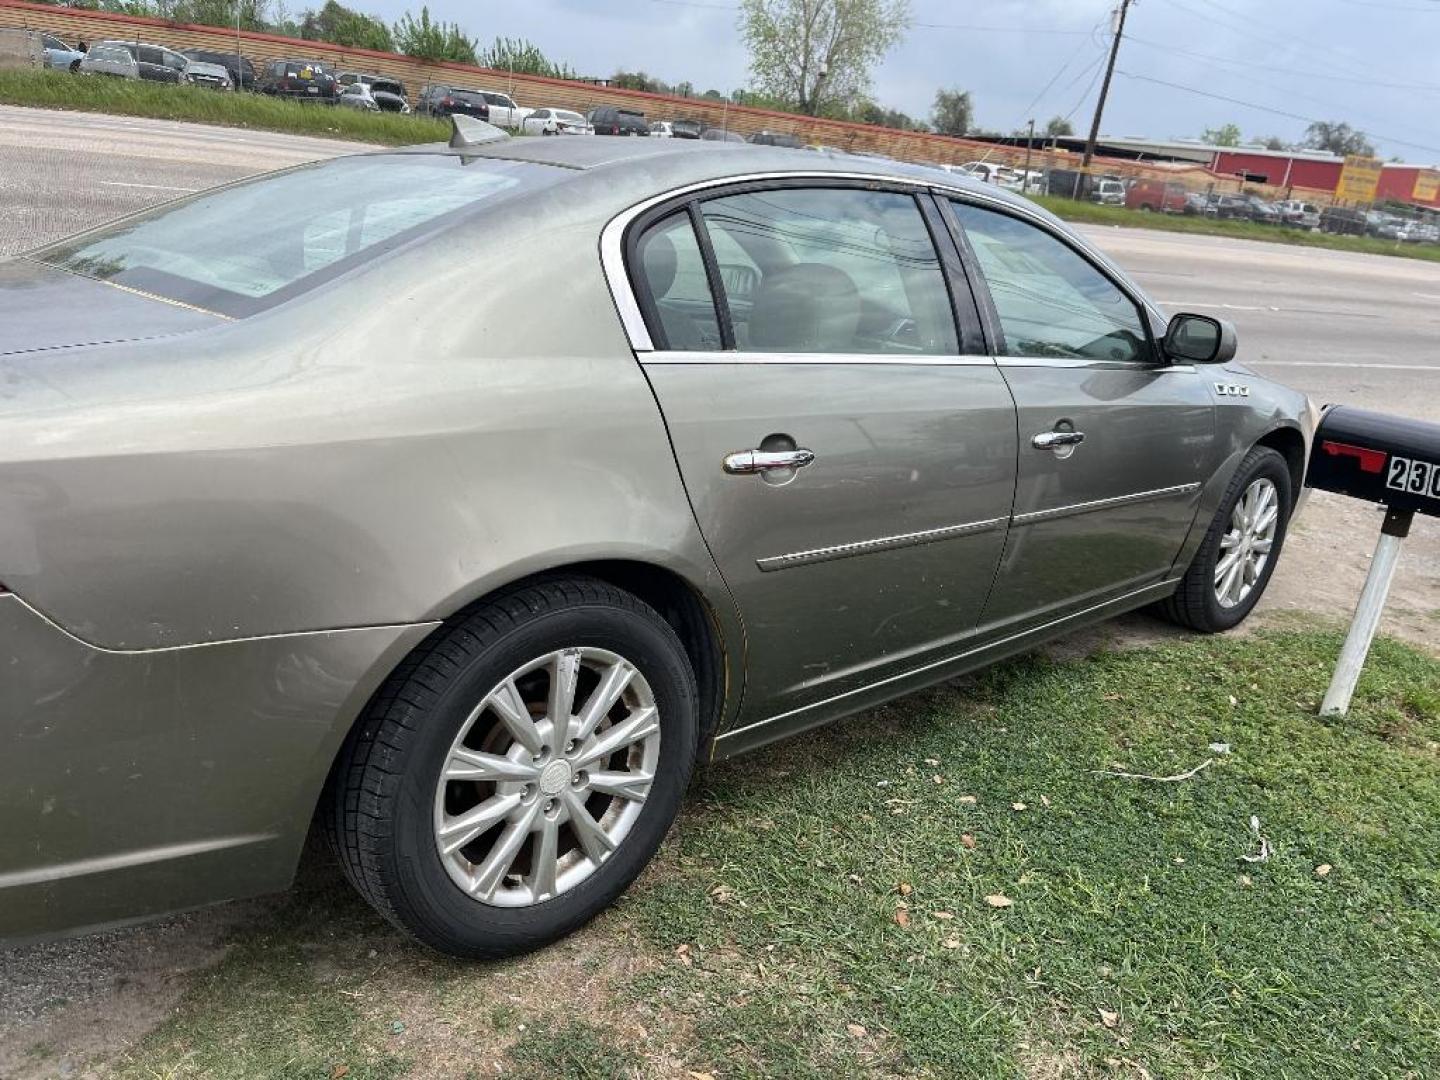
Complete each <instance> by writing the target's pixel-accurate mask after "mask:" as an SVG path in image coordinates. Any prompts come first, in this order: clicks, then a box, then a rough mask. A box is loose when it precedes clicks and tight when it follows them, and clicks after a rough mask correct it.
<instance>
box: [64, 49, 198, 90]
mask: <svg viewBox="0 0 1440 1080" xmlns="http://www.w3.org/2000/svg"><path fill="white" fill-rule="evenodd" d="M188 63H189V60H188V59H187V58H186V57H185V56H183V55H182V54H180V53H178V52H176V51H175V50H174V49H167V48H166V47H165V46H163V45H147V44H144V43H139V42H134V41H100V42H97V43H96V44H94V45H92V46H90V49H89V51H88V52H86V54H85V59H84V60H82V61H80V67H79V69H78V71H79V73H80V74H84V75H114V76H118V77H119V78H122V79H144V80H146V81H148V82H163V83H176V84H178V83H181V82H184V81H185V68H186V66H187V64H188Z"/></svg>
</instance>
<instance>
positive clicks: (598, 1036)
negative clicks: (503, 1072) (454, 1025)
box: [510, 1021, 639, 1080]
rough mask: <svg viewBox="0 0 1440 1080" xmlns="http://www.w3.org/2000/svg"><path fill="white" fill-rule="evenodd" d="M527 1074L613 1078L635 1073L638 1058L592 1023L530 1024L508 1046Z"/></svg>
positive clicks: (559, 1079) (572, 1079)
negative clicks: (513, 1043) (514, 1041)
mask: <svg viewBox="0 0 1440 1080" xmlns="http://www.w3.org/2000/svg"><path fill="white" fill-rule="evenodd" d="M510 1059H511V1061H513V1062H514V1063H515V1064H516V1065H519V1066H520V1067H521V1068H523V1069H524V1070H525V1074H526V1075H527V1076H533V1077H537V1078H546V1080H548V1078H550V1077H554V1078H555V1080H616V1078H618V1077H623V1076H630V1075H634V1074H635V1072H636V1070H637V1069H638V1068H639V1059H638V1058H637V1057H636V1056H635V1055H634V1054H633V1053H631V1052H630V1051H628V1050H624V1049H622V1048H621V1047H620V1046H618V1045H617V1044H616V1042H615V1039H614V1037H613V1036H612V1035H611V1034H610V1033H609V1032H607V1031H605V1030H604V1029H602V1028H599V1027H596V1026H595V1025H594V1024H586V1023H582V1022H579V1021H574V1022H571V1023H568V1024H561V1025H554V1026H552V1025H548V1024H546V1025H531V1026H530V1027H527V1028H526V1029H525V1033H524V1034H523V1035H521V1036H520V1038H519V1040H517V1041H516V1043H515V1045H514V1046H512V1047H511V1048H510Z"/></svg>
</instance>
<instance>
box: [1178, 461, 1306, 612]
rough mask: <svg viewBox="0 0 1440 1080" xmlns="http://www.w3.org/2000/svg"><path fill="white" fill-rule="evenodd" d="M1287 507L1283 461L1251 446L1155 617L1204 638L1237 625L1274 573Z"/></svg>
mask: <svg viewBox="0 0 1440 1080" xmlns="http://www.w3.org/2000/svg"><path fill="white" fill-rule="evenodd" d="M1293 505H1294V504H1293V498H1292V494H1291V478H1290V468H1289V465H1288V464H1287V463H1286V461H1285V458H1284V457H1282V456H1281V455H1280V454H1279V453H1277V452H1276V451H1274V450H1271V449H1270V448H1269V447H1265V446H1257V447H1255V448H1254V449H1253V450H1251V451H1250V452H1249V453H1248V454H1246V455H1245V458H1244V460H1242V461H1241V462H1240V466H1239V468H1237V469H1236V470H1235V475H1234V477H1232V478H1231V480H1230V485H1229V487H1227V488H1226V490H1225V497H1224V499H1222V500H1221V502H1220V508H1219V510H1217V511H1216V513H1215V517H1214V519H1213V520H1212V521H1211V523H1210V528H1209V531H1207V532H1206V534H1205V539H1204V540H1203V541H1201V543H1200V549H1199V550H1198V551H1196V552H1195V558H1194V560H1193V561H1192V562H1191V563H1190V567H1189V569H1188V570H1186V571H1185V576H1184V577H1183V578H1181V579H1180V587H1179V588H1178V589H1176V590H1175V594H1174V595H1173V596H1171V597H1169V598H1167V599H1166V600H1163V601H1161V603H1160V605H1159V611H1160V614H1162V615H1163V616H1165V617H1166V618H1168V619H1169V620H1170V621H1172V622H1176V623H1179V624H1180V625H1181V626H1187V627H1189V628H1190V629H1192V630H1199V631H1201V632H1203V633H1208V634H1213V633H1218V632H1219V631H1222V630H1229V629H1231V628H1232V627H1234V626H1238V625H1239V624H1240V623H1241V622H1243V621H1244V619H1245V617H1246V616H1247V615H1249V614H1250V612H1251V611H1252V610H1253V609H1254V607H1255V605H1256V604H1257V603H1259V602H1260V597H1261V596H1262V595H1263V594H1264V592H1265V586H1266V585H1268V584H1269V583H1270V577H1271V575H1272V574H1274V572H1275V563H1276V560H1278V559H1279V558H1280V549H1281V548H1282V547H1283V546H1284V544H1285V531H1286V527H1287V525H1288V524H1289V520H1290V510H1291V507H1292V506H1293Z"/></svg>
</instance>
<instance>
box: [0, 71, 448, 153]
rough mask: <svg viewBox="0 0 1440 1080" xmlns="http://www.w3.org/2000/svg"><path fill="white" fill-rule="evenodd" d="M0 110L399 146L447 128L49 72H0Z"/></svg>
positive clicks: (423, 120) (439, 137)
mask: <svg viewBox="0 0 1440 1080" xmlns="http://www.w3.org/2000/svg"><path fill="white" fill-rule="evenodd" d="M0 103H3V104H7V105H29V106H35V107H38V108H45V109H74V110H79V111H83V112H102V113H116V114H119V115H123V116H149V117H156V118H159V119H162V120H186V121H191V122H195V123H201V124H219V125H223V126H225V127H240V128H253V129H257V130H263V131H280V132H286V133H288V134H292V135H315V136H321V137H324V138H332V139H350V140H353V141H356V142H371V143H381V144H384V145H386V146H404V145H408V144H411V143H425V142H437V141H443V140H444V139H446V138H448V137H449V133H450V129H449V125H448V124H446V123H444V122H443V121H440V120H435V119H433V118H430V117H421V116H401V115H399V114H398V113H367V112H361V111H360V110H358V109H348V108H346V109H342V108H339V107H338V106H336V107H331V106H326V105H302V104H300V103H299V102H296V101H287V100H283V99H280V98H272V97H266V96H265V95H263V94H234V93H229V94H227V93H220V92H217V91H215V90H207V89H204V88H203V87H195V86H170V85H166V84H162V83H152V82H134V81H127V80H123V79H114V78H104V77H101V76H93V75H91V76H81V75H71V74H69V73H68V72H56V71H17V70H8V71H7V70H0Z"/></svg>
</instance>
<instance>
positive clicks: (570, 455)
mask: <svg viewBox="0 0 1440 1080" xmlns="http://www.w3.org/2000/svg"><path fill="white" fill-rule="evenodd" d="M532 208H533V210H534V212H536V213H540V214H542V215H543V219H544V220H546V222H547V227H546V228H545V229H543V230H536V229H534V228H533V227H532V226H531V223H530V222H529V221H528V220H524V219H523V218H517V219H507V218H505V217H504V216H503V215H494V216H488V217H483V218H479V219H475V220H473V221H472V222H471V223H470V226H469V227H468V228H466V229H463V230H461V229H457V230H456V231H454V232H453V233H451V234H447V235H445V236H442V237H440V238H439V239H437V240H435V241H434V242H432V243H429V244H427V245H425V246H424V247H423V248H420V249H416V250H414V251H411V252H408V253H403V254H402V255H400V256H397V257H394V258H393V259H392V260H391V261H389V262H388V263H387V264H386V265H385V267H384V271H383V272H380V271H379V270H378V269H377V271H376V272H373V273H369V274H366V275H363V276H361V277H358V278H351V279H348V280H347V279H340V280H337V281H335V282H333V283H331V284H330V285H329V286H326V287H325V288H323V289H322V290H319V291H317V292H316V293H314V294H312V295H311V296H310V297H309V298H308V299H306V300H305V301H303V302H295V303H292V304H290V305H287V306H285V307H282V308H279V309H276V310H274V311H272V312H271V313H269V314H266V315H261V316H256V317H253V318H251V319H247V320H243V321H240V322H235V323H231V324H229V325H227V326H224V327H222V328H220V329H218V330H214V331H207V332H204V333H201V334H191V335H180V336H177V337H174V338H172V339H170V340H169V341H167V342H146V343H135V344H129V345H126V344H119V345H111V346H102V347H95V348H90V349H76V350H52V351H49V352H44V353H33V354H28V355H19V356H13V357H10V358H8V359H4V360H0V374H3V376H4V380H5V383H4V385H5V386H6V387H7V391H8V392H7V394H6V395H5V396H4V398H3V399H0V581H3V582H4V583H5V584H6V585H7V586H9V587H10V588H11V589H12V590H13V591H14V592H16V593H17V594H19V595H20V596H21V597H23V598H24V599H25V600H26V602H27V603H30V604H32V605H33V606H34V607H35V608H36V609H38V610H39V611H41V612H43V613H44V614H45V615H47V616H48V617H49V618H52V619H53V620H55V621H56V622H57V623H58V624H60V625H61V626H63V627H64V628H65V629H66V630H67V631H69V632H71V633H73V634H75V635H76V636H78V637H80V638H82V639H83V640H85V641H87V642H90V643H93V644H96V645H100V646H103V647H106V648H125V649H144V648H155V647H161V646H175V645H185V644H194V643H197V642H208V641H218V640H227V639H235V638H244V637H251V636H258V635H267V634H278V633H293V632H300V631H309V630H317V629H332V628H340V627H355V626H367V625H382V624H391V623H405V622H418V621H424V620H428V619H433V618H437V617H444V616H445V615H448V614H450V613H451V612H453V611H454V610H456V609H457V608H458V607H460V606H463V605H464V604H465V603H467V602H469V601H470V600H473V599H474V598H475V597H477V596H479V595H482V594H484V593H485V592H487V591H489V590H490V589H492V588H494V587H495V586H496V585H499V584H502V583H504V581H506V580H508V579H513V578H515V577H518V576H523V575H525V574H528V573H532V572H535V571H537V570H542V569H545V568H547V567H549V566H554V565H561V564H565V563H570V562H577V561H582V560H586V559H594V558H606V559H634V560H639V561H644V562H654V563H658V564H660V565H662V566H665V567H668V568H670V569H672V570H674V571H675V572H677V573H679V574H680V575H681V576H682V577H684V578H685V579H687V580H688V581H691V582H692V583H694V585H695V586H696V588H698V589H700V590H701V591H702V592H704V593H705V594H706V595H707V596H709V597H711V598H712V599H714V598H715V596H716V593H715V590H716V589H718V588H720V586H719V578H718V575H717V573H716V572H715V570H714V567H713V563H711V561H710V559H709V555H708V553H707V552H706V550H705V547H704V544H703V541H702V540H701V539H700V537H699V534H698V530H697V528H696V525H695V522H694V518H693V516H692V514H691V512H690V508H689V504H688V502H687V500H686V498H685V493H684V490H683V488H682V487H681V484H680V481H679V478H678V475H677V472H676V468H675V463H674V458H673V455H672V454H671V451H670V446H669V441H668V438H667V436H666V433H665V429H664V426H663V423H662V421H661V418H660V415H659V411H658V408H657V406H656V404H655V401H654V398H653V397H652V395H651V393H650V389H649V386H648V384H647V383H646V381H645V378H644V375H643V373H642V372H641V370H640V369H639V366H638V365H637V364H636V363H635V361H634V358H633V355H632V354H631V353H630V351H629V348H628V345H627V344H626V342H625V339H624V336H623V334H622V333H621V331H620V327H619V324H618V320H617V317H616V314H615V310H614V306H613V302H612V301H611V299H610V296H609V293H608V290H607V288H606V286H605V283H604V280H603V278H602V276H601V273H600V269H599V260H598V258H597V256H596V240H597V236H598V227H595V226H594V223H593V222H591V221H590V220H589V219H588V218H587V217H586V216H585V215H583V214H576V215H574V218H573V220H570V221H567V220H566V213H567V211H566V208H565V206H564V202H563V199H561V198H560V197H558V196H556V197H555V198H554V200H553V201H552V202H546V201H544V200H540V201H538V203H535V204H532ZM524 217H528V214H527V215H525V216H524ZM721 592H722V593H723V589H722V590H721Z"/></svg>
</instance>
